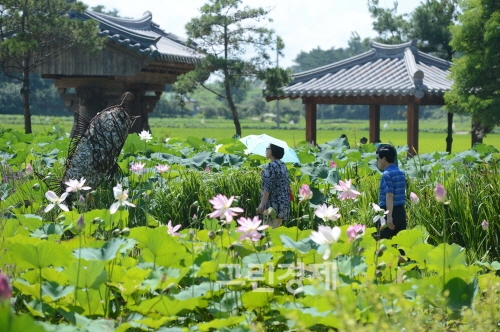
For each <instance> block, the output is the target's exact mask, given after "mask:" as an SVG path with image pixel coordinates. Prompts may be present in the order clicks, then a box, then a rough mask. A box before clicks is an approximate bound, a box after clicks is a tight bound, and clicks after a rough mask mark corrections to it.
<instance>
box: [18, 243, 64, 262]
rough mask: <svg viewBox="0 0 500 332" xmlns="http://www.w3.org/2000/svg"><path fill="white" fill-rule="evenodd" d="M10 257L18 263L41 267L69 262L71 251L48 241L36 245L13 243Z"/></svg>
mask: <svg viewBox="0 0 500 332" xmlns="http://www.w3.org/2000/svg"><path fill="white" fill-rule="evenodd" d="M12 250H13V252H11V255H12V257H13V258H14V259H15V260H16V263H17V264H18V265H22V266H26V267H27V268H36V269H43V268H45V267H49V266H66V265H68V264H69V263H70V262H71V253H70V251H69V250H68V249H66V248H65V247H64V246H62V245H60V244H58V243H55V242H48V241H41V242H39V243H38V244H36V245H29V244H24V243H14V244H13V245H12Z"/></svg>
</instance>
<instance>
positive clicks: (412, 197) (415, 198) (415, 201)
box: [410, 192, 420, 205]
mask: <svg viewBox="0 0 500 332" xmlns="http://www.w3.org/2000/svg"><path fill="white" fill-rule="evenodd" d="M410 201H411V202H412V203H413V204H415V205H417V204H418V202H420V198H418V196H417V194H415V193H414V192H411V193H410Z"/></svg>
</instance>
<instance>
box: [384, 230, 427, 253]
mask: <svg viewBox="0 0 500 332" xmlns="http://www.w3.org/2000/svg"><path fill="white" fill-rule="evenodd" d="M392 242H393V243H394V244H399V246H401V247H402V248H403V249H411V248H412V247H413V246H415V245H417V244H421V243H424V242H425V237H424V233H423V232H422V231H421V230H419V229H415V228H414V229H407V230H403V231H401V232H399V233H398V234H397V235H396V236H395V237H393V238H392Z"/></svg>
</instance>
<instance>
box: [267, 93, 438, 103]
mask: <svg viewBox="0 0 500 332" xmlns="http://www.w3.org/2000/svg"><path fill="white" fill-rule="evenodd" d="M266 100H267V101H270V100H272V99H271V98H266ZM303 100H304V102H303V103H304V104H306V103H312V104H334V105H373V104H378V105H408V104H409V103H410V102H412V103H415V104H418V105H422V106H425V105H444V98H443V96H435V95H432V96H431V95H428V94H426V95H424V96H423V97H422V98H420V99H419V98H415V97H413V96H410V95H407V96H384V95H382V96H340V97H339V96H333V97H304V98H303Z"/></svg>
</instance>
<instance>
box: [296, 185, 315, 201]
mask: <svg viewBox="0 0 500 332" xmlns="http://www.w3.org/2000/svg"><path fill="white" fill-rule="evenodd" d="M299 196H300V200H301V201H305V200H310V199H311V198H312V197H313V192H312V191H311V188H309V186H308V185H307V184H303V185H302V187H300V188H299Z"/></svg>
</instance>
